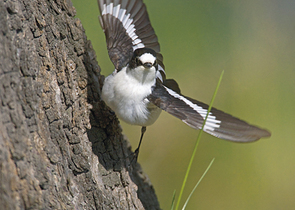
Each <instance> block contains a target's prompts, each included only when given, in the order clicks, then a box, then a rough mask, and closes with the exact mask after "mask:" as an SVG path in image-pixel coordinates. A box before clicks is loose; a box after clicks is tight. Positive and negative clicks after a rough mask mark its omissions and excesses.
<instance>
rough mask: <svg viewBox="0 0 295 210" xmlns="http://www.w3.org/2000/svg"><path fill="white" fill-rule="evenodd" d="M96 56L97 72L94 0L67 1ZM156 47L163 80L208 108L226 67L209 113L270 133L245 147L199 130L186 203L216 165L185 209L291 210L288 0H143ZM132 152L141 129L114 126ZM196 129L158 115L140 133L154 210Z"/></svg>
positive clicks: (294, 13)
mask: <svg viewBox="0 0 295 210" xmlns="http://www.w3.org/2000/svg"><path fill="white" fill-rule="evenodd" d="M72 2H73V4H74V6H75V7H76V10H77V17H78V18H80V20H81V21H82V24H83V26H84V28H85V30H86V34H87V37H88V39H90V40H91V42H92V44H93V47H94V48H95V51H96V53H97V60H98V63H99V65H100V66H101V68H102V74H104V75H108V74H110V73H111V72H112V71H113V69H114V67H113V65H112V64H111V62H110V60H109V58H108V53H107V50H106V44H105V38H104V34H103V32H102V30H101V28H100V25H99V22H98V19H97V17H98V6H97V3H96V1H95V0H91V1H90V0H84V1H79V0H73V1H72ZM144 2H145V3H146V5H147V8H148V12H149V15H150V19H151V22H152V25H153V27H154V29H155V31H156V33H157V36H158V38H159V42H160V44H161V52H162V54H163V56H164V63H165V66H166V71H167V76H168V78H169V77H170V78H176V79H177V81H178V83H179V84H180V87H181V88H182V93H183V94H185V95H188V96H190V97H192V98H196V99H198V100H200V101H203V102H207V103H209V101H210V99H211V97H212V94H213V92H214V89H215V87H216V84H217V81H218V78H219V75H220V73H221V71H222V70H225V74H224V77H223V81H222V84H221V87H220V89H219V92H218V95H217V98H216V100H215V104H214V106H215V107H218V108H219V109H221V110H224V111H226V112H228V113H231V114H232V115H234V116H238V117H239V118H241V119H244V120H246V121H248V122H250V123H252V124H256V125H259V126H261V127H264V128H268V129H269V130H270V131H271V132H272V137H271V138H269V139H262V140H260V141H258V142H255V143H250V144H237V143H231V142H227V141H223V140H219V139H217V138H214V137H211V136H209V135H206V134H204V135H203V136H202V140H201V143H200V145H199V150H198V152H197V156H196V159H195V162H194V168H193V170H192V171H191V177H190V178H189V181H188V184H187V187H186V191H185V193H184V197H185V196H187V195H188V194H189V192H190V191H191V189H192V188H193V186H194V185H195V183H196V182H197V180H198V179H199V177H200V176H201V174H202V172H203V171H204V170H205V168H206V167H207V165H208V164H209V162H210V161H211V159H212V158H213V157H215V158H216V159H215V162H214V164H213V166H212V168H211V169H210V171H209V173H208V174H207V175H206V177H205V178H204V180H203V182H202V183H201V184H200V186H199V188H198V189H197V190H196V192H195V194H194V195H193V197H192V199H191V200H190V203H189V204H188V206H187V209H196V208H199V209H227V210H229V209H239V210H244V209H245V210H248V209H260V210H262V209H267V210H270V209H294V206H295V199H294V195H295V179H294V174H295V167H294V163H295V152H294V148H295V139H294V136H295V129H294V125H295V123H294V120H295V109H294V105H295V41H294V40H295V39H294V37H295V25H294V19H295V1H294V0H272V1H267V0H259V1H254V0H250V1H233V0H229V1H222V0H207V1H205V0H197V1H187V0H183V1H179V0H145V1H144ZM122 126H123V130H124V133H125V134H126V135H127V136H128V138H129V140H130V141H131V144H132V145H133V148H135V147H136V146H137V144H138V140H139V135H140V127H137V126H131V125H126V124H124V123H123V122H122ZM197 134H198V131H196V130H193V129H191V128H189V127H188V126H186V125H185V124H183V123H182V122H181V121H179V120H177V119H176V118H174V117H172V116H169V115H168V114H166V113H163V114H162V115H161V117H160V118H159V120H158V121H157V122H156V123H155V124H154V125H152V126H150V127H148V129H147V133H146V135H145V137H144V141H143V145H142V147H141V152H140V155H139V162H140V164H141V165H142V167H143V169H144V170H145V172H146V173H147V174H148V175H149V177H150V179H151V181H152V183H153V185H154V187H155V190H156V193H157V195H158V198H159V201H160V204H161V207H162V208H163V209H168V208H169V206H170V204H171V197H172V194H173V190H174V189H176V190H177V192H176V194H177V193H179V189H180V185H181V183H182V179H183V177H184V174H185V169H186V167H187V164H188V161H189V157H190V155H191V152H192V150H193V145H194V142H195V139H196V137H197Z"/></svg>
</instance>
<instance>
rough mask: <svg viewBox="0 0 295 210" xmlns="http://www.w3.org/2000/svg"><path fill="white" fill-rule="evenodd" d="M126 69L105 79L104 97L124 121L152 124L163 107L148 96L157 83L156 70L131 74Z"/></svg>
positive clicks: (143, 124) (136, 123) (141, 124)
mask: <svg viewBox="0 0 295 210" xmlns="http://www.w3.org/2000/svg"><path fill="white" fill-rule="evenodd" d="M126 70H127V68H126V67H125V68H123V69H122V70H121V71H119V72H118V73H113V74H111V75H109V76H108V77H107V78H106V79H105V82H104V86H103V88H102V99H103V100H104V101H105V102H106V104H107V105H108V106H109V107H110V108H111V109H112V110H113V111H114V112H115V113H116V115H117V116H118V117H119V118H120V119H122V120H123V121H125V122H127V123H129V124H133V125H140V126H148V125H151V124H153V123H154V122H155V121H156V120H157V118H158V117H159V115H160V113H161V109H159V108H158V107H156V106H155V105H154V104H152V103H150V102H149V101H148V99H147V98H146V97H147V96H148V95H149V94H151V87H152V86H153V85H154V84H155V79H154V78H155V70H154V71H151V72H145V74H143V73H140V71H135V73H134V74H132V73H131V74H130V72H129V73H127V72H126ZM143 71H145V70H143ZM140 74H141V75H142V76H141V77H140ZM143 78H144V79H143ZM151 78H152V79H151Z"/></svg>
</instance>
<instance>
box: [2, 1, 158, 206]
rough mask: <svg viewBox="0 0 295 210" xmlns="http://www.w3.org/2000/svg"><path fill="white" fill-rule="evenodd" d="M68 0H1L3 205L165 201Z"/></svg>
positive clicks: (114, 204)
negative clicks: (111, 100) (107, 96)
mask: <svg viewBox="0 0 295 210" xmlns="http://www.w3.org/2000/svg"><path fill="white" fill-rule="evenodd" d="M74 15H75V8H74V7H73V6H72V4H71V2H70V0H4V1H3V0H2V1H0V206H1V207H0V208H1V209H143V208H145V209H159V203H158V201H157V197H156V195H155V192H154V189H153V187H152V185H151V183H150V181H149V179H148V177H147V176H146V175H145V174H144V173H143V172H142V170H141V168H140V166H139V165H138V164H134V166H132V167H129V164H130V162H128V161H129V159H128V158H127V157H128V155H129V154H130V152H131V151H130V146H129V144H128V141H126V140H125V139H124V137H123V135H122V133H121V132H122V131H121V128H120V126H119V124H118V120H117V118H116V116H115V115H114V113H113V112H112V111H111V110H110V109H109V108H108V107H106V105H105V104H104V102H102V101H101V99H100V89H101V86H102V81H103V77H102V76H101V75H100V68H99V66H98V64H97V62H96V55H95V52H94V50H93V49H92V46H91V43H90V41H87V38H86V35H85V33H84V29H83V27H82V25H81V23H80V21H79V20H78V19H75V18H74Z"/></svg>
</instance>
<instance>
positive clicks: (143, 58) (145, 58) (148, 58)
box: [139, 53, 156, 64]
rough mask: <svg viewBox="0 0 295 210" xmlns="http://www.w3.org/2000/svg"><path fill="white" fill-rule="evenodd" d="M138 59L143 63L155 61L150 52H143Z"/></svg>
mask: <svg viewBox="0 0 295 210" xmlns="http://www.w3.org/2000/svg"><path fill="white" fill-rule="evenodd" d="M139 60H140V61H141V62H142V63H143V64H144V63H151V64H153V63H155V61H156V58H155V56H153V55H152V54H150V53H144V54H142V55H141V56H140V57H139Z"/></svg>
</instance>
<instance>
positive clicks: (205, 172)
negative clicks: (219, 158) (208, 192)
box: [182, 158, 215, 210]
mask: <svg viewBox="0 0 295 210" xmlns="http://www.w3.org/2000/svg"><path fill="white" fill-rule="evenodd" d="M214 160H215V158H213V159H212V160H211V162H210V164H209V165H208V167H207V168H206V170H205V171H204V173H203V175H202V176H201V178H200V179H199V181H198V183H197V184H196V185H195V187H194V189H193V190H192V191H191V193H190V194H189V196H188V198H187V199H186V201H185V203H184V205H183V207H182V210H184V209H185V208H186V206H187V204H188V202H189V200H190V198H191V197H192V195H193V193H194V192H195V190H196V189H197V187H198V186H199V184H200V183H201V181H202V179H203V178H204V177H205V175H206V174H207V172H208V171H209V169H210V168H211V166H212V164H213V162H214Z"/></svg>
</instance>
